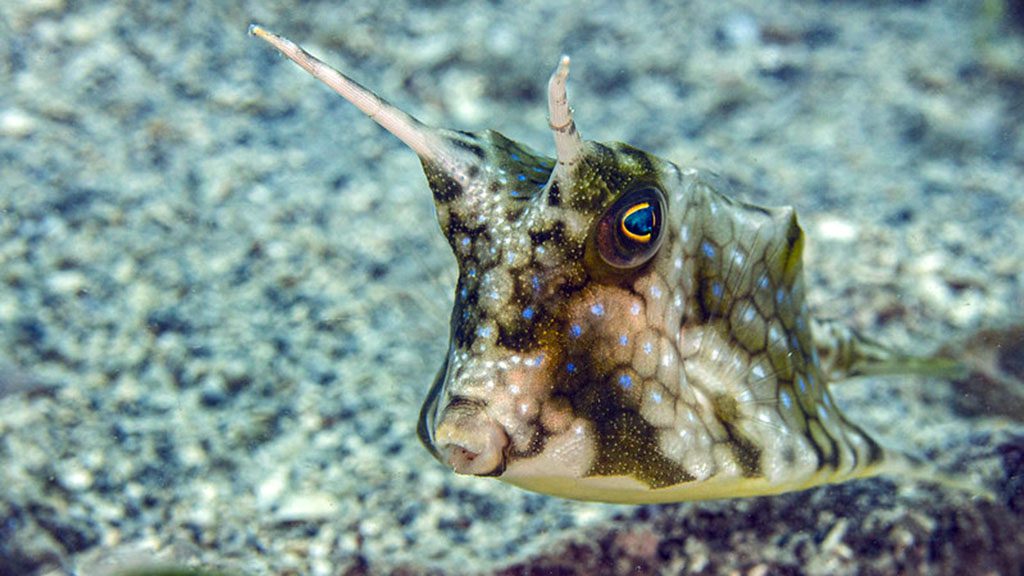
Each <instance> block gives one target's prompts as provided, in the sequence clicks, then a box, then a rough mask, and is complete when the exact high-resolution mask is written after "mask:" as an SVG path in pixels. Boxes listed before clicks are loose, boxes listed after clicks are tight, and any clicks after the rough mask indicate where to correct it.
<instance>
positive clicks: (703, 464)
mask: <svg viewBox="0 0 1024 576" xmlns="http://www.w3.org/2000/svg"><path fill="white" fill-rule="evenodd" d="M249 33H250V34H251V35H253V36H256V37H258V38H260V39H262V40H264V41H266V42H268V43H269V44H270V45H271V46H273V47H274V48H275V49H276V50H278V51H279V52H280V53H281V54H283V55H284V56H286V57H287V58H289V59H290V60H292V61H293V62H294V63H296V64H297V65H298V66H300V67H301V68H303V69H305V70H306V71H307V72H308V73H310V74H311V75H312V76H314V77H315V78H316V79H318V80H320V81H321V82H323V83H324V84H326V85H327V86H328V87H329V88H331V89H332V90H333V91H335V92H336V93H337V94H339V95H340V96H342V97H343V98H345V99H346V100H348V101H349V102H350V103H352V104H353V105H355V106H356V107H357V108H358V109H359V110H361V111H362V112H363V113H365V114H366V115H367V116H369V117H370V118H371V119H372V120H374V121H375V122H376V123H377V124H379V125H380V126H381V127H383V128H384V129H385V130H387V131H388V132H390V133H391V134H392V135H394V136H395V137H397V138H398V139H399V140H401V141H402V142H403V143H405V145H406V146H408V147H409V148H410V149H412V150H413V152H415V153H416V154H417V155H418V157H419V159H420V161H421V164H422V167H423V172H424V174H425V176H426V180H427V184H428V186H429V188H430V190H431V192H432V195H433V201H434V204H435V208H436V214H437V222H438V225H439V227H440V230H441V232H442V233H443V235H444V237H445V238H446V239H447V241H448V244H449V245H450V247H451V250H452V252H453V253H454V255H455V258H456V260H457V264H458V280H457V283H456V287H455V295H454V304H453V306H452V313H451V320H450V324H449V332H450V334H449V346H448V351H447V354H446V356H445V358H444V359H443V362H442V366H441V368H440V370H439V371H438V373H437V376H436V378H435V379H434V381H433V384H432V385H431V387H430V389H429V392H428V394H427V396H426V399H425V401H424V403H423V407H422V409H421V412H420V420H419V424H418V428H417V429H418V436H419V437H420V439H421V440H422V442H423V444H424V445H425V446H426V448H427V449H428V450H429V451H430V453H431V454H433V455H434V457H435V458H436V459H437V460H438V461H439V462H441V463H442V464H444V465H445V466H447V467H448V468H450V469H451V470H453V471H454V472H455V473H458V474H465V475H474V476H482V477H493V478H497V479H498V480H501V481H504V482H507V483H509V484H512V485H515V486H518V487H520V488H523V489H526V490H529V491H534V492H539V493H544V494H549V495H553V496H558V497H562V498H568V499H576V500H588V501H601V502H613V503H632V504H646V503H666V502H679V501H688V500H704V499H724V498H737V497H748V496H760V495H770V494H779V493H784V492H791V491H798V490H805V489H808V488H811V487H815V486H819V485H823V484H831V483H839V482H844V481H848V480H852V479H857V478H865V477H870V476H875V475H877V474H882V473H889V474H896V473H905V474H909V475H917V476H921V477H925V478H928V477H934V476H932V475H930V474H928V473H922V472H921V471H922V470H927V468H924V467H922V463H921V462H920V460H919V459H917V458H915V457H913V456H911V455H907V454H903V453H901V452H898V451H895V450H892V449H888V448H886V447H884V446H883V445H882V444H880V443H879V442H878V441H876V440H875V439H874V438H873V437H872V436H871V435H870V434H869V433H868V432H867V431H865V430H864V429H863V428H861V427H860V426H858V425H857V424H855V423H854V422H852V421H851V420H850V419H849V418H848V417H847V416H846V415H845V414H844V413H843V412H842V411H841V410H840V408H839V406H838V405H837V404H836V402H835V399H834V397H833V394H832V392H831V390H830V385H831V382H833V381H836V380H839V379H842V378H848V377H851V376H857V375H863V374H872V375H874V374H885V373H899V372H925V373H930V372H939V373H941V372H943V371H947V370H950V369H953V368H954V365H953V364H950V363H948V362H947V363H943V362H941V361H936V362H929V361H921V360H919V359H915V358H914V357H911V356H907V355H904V354H901V353H900V352H898V351H895V350H893V349H890V348H888V347H886V346H884V345H882V344H880V343H878V342H876V341H874V340H872V339H870V338H867V337H864V336H863V335H861V334H860V333H859V332H857V331H855V330H853V329H851V328H849V327H846V326H844V325H842V324H840V323H837V322H832V321H824V320H819V319H815V318H814V317H813V316H812V315H811V314H810V311H809V310H808V305H807V302H806V297H805V293H806V286H805V283H804V278H803V259H802V253H803V248H804V244H805V236H804V232H803V230H802V229H801V227H800V224H799V222H798V220H797V216H796V212H795V211H794V209H793V208H792V207H762V206H758V205H755V204H752V203H748V202H743V201H739V200H736V199H734V198H733V197H732V195H731V194H729V193H728V191H729V187H728V186H727V185H726V183H725V181H724V180H723V178H721V177H720V176H718V175H717V174H715V173H713V172H710V171H706V170H700V169H696V168H691V167H684V166H680V165H677V164H675V163H673V162H671V161H669V160H666V159H663V158H660V157H658V156H656V155H654V154H651V153H648V152H645V151H643V150H640V149H638V148H636V147H633V146H630V145H629V144H624V143H619V142H604V143H602V142H594V141H587V140H583V138H582V136H581V135H580V132H579V131H578V130H577V127H576V122H575V119H574V114H573V111H572V109H571V108H570V107H569V103H568V97H567V83H568V75H569V64H570V60H569V58H568V57H567V56H563V57H562V58H561V59H560V61H559V62H558V65H557V67H556V69H555V71H554V73H553V74H552V76H551V78H550V80H549V82H548V89H547V100H548V116H549V127H550V130H551V132H552V135H553V139H554V144H555V146H554V148H555V156H554V157H551V156H548V155H546V154H544V153H542V152H539V151H537V150H534V149H533V148H530V147H528V146H526V145H524V144H521V143H519V142H516V141H514V140H512V139H510V138H507V137H506V136H504V135H502V134H500V133H498V132H495V131H493V130H485V131H479V132H466V131H458V130H450V129H445V128H436V127H432V126H428V125H426V124H424V123H422V122H420V121H419V120H417V119H416V118H415V117H413V116H411V115H410V114H408V113H406V112H404V111H402V110H400V109H398V108H397V107H395V106H393V105H391V104H389V103H388V102H386V101H385V100H383V99H382V98H381V97H379V96H378V95H376V94H375V93H373V92H372V91H370V90H369V89H367V88H365V87H363V86H362V85H360V84H359V83H357V82H356V81H354V80H352V79H351V78H349V77H348V76H345V75H344V74H342V73H341V72H339V71H337V70H335V69H334V68H332V67H331V66H329V65H328V64H326V63H324V62H323V61H321V60H320V59H318V58H316V57H315V56H313V55H311V54H310V53H308V52H307V51H306V50H304V49H303V48H302V47H300V46H299V45H297V44H295V43H293V42H292V41H290V40H288V39H287V38H284V37H282V36H279V35H277V34H275V33H273V32H270V31H268V30H267V29H265V28H263V27H262V26H259V25H256V24H253V25H250V28H249Z"/></svg>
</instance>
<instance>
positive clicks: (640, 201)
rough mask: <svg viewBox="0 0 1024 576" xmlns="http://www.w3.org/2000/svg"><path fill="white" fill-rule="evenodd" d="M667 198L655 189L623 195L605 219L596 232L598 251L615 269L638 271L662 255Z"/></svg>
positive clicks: (608, 211) (639, 189) (602, 219)
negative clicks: (649, 261)
mask: <svg viewBox="0 0 1024 576" xmlns="http://www.w3.org/2000/svg"><path fill="white" fill-rule="evenodd" d="M664 205H665V201H664V197H663V196H662V193H661V191H660V190H658V189H657V188H654V187H650V186H647V187H643V188H637V189H636V190H633V191H630V192H627V193H626V194H623V195H622V197H621V198H619V200H617V201H616V202H615V203H614V204H612V206H611V208H609V209H608V210H607V211H605V213H604V214H603V215H602V216H601V219H600V220H599V222H598V225H597V230H596V235H597V236H596V243H597V251H598V253H599V254H600V255H601V259H602V260H604V262H605V263H606V264H608V265H609V266H611V267H613V268H618V269H625V268H635V267H637V266H640V265H642V264H644V263H646V262H647V261H648V260H650V259H651V257H652V256H654V253H655V252H657V251H658V247H660V246H661V238H662V233H661V229H662V214H663V212H664Z"/></svg>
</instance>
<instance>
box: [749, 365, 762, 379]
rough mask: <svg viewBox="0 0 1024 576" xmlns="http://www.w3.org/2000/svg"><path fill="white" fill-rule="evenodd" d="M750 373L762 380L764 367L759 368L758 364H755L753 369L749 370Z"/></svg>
mask: <svg viewBox="0 0 1024 576" xmlns="http://www.w3.org/2000/svg"><path fill="white" fill-rule="evenodd" d="M750 373H751V374H753V375H754V376H756V377H757V378H759V379H760V378H764V366H761V365H760V364H755V365H754V367H753V368H751V369H750Z"/></svg>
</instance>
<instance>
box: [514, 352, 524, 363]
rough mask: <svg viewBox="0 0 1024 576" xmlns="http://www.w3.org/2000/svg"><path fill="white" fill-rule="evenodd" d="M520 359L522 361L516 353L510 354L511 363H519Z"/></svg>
mask: <svg viewBox="0 0 1024 576" xmlns="http://www.w3.org/2000/svg"><path fill="white" fill-rule="evenodd" d="M522 361H523V359H522V357H520V356H519V355H518V354H516V355H514V356H512V363H513V364H519V363H520V362H522Z"/></svg>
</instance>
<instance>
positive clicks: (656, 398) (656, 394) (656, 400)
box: [651, 390, 661, 404]
mask: <svg viewBox="0 0 1024 576" xmlns="http://www.w3.org/2000/svg"><path fill="white" fill-rule="evenodd" d="M651 400H653V401H654V403H655V404H661V392H658V391H657V390H655V391H654V392H651Z"/></svg>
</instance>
